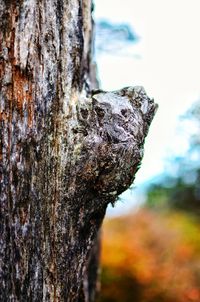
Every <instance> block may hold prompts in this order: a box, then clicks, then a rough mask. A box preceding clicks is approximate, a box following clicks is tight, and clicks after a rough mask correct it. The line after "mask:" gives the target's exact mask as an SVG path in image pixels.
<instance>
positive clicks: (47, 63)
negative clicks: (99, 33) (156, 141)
mask: <svg viewBox="0 0 200 302" xmlns="http://www.w3.org/2000/svg"><path fill="white" fill-rule="evenodd" d="M91 41H92V20H91V2H90V0H83V1H80V0H69V1H64V0H59V1H58V0H50V1H45V0H21V1H11V0H10V1H8V0H5V1H4V0H0V139H1V141H0V173H1V174H0V198H1V246H0V248H1V252H0V253H1V254H0V255H1V268H0V273H1V295H0V300H1V301H6V302H7V301H70V302H73V301H92V299H93V298H92V297H93V296H94V290H91V286H92V287H94V285H91V286H88V285H87V284H93V283H92V280H91V279H90V280H89V279H88V278H90V276H89V274H90V273H91V272H92V271H91V269H90V268H88V267H87V263H88V261H89V259H91V257H92V256H91V255H90V254H91V249H92V246H93V244H94V242H95V240H96V236H97V232H98V230H99V228H100V225H101V223H102V220H103V217H104V214H105V211H106V207H107V204H108V203H109V202H114V201H115V200H116V198H117V195H118V194H119V193H121V192H122V191H123V190H125V189H126V188H127V187H128V186H129V185H130V184H131V182H132V181H133V178H134V175H135V173H136V171H137V169H138V165H139V163H140V160H141V157H142V150H143V143H144V138H145V136H146V134H147V131H148V127H149V125H150V122H151V120H152V118H153V115H154V111H155V104H154V103H153V102H152V101H151V100H150V99H149V98H148V97H147V96H146V94H145V92H144V91H143V89H141V88H138V87H136V88H126V89H124V90H120V91H117V92H111V93H106V92H100V93H96V94H94V95H93V94H92V92H91V90H92V89H93V88H96V87H95V85H92V84H91V82H93V83H94V72H93V62H92V58H91V56H92V54H91ZM91 276H94V278H95V273H94V274H93V273H91ZM83 279H84V280H85V281H84V282H83ZM81 288H82V289H83V290H81Z"/></svg>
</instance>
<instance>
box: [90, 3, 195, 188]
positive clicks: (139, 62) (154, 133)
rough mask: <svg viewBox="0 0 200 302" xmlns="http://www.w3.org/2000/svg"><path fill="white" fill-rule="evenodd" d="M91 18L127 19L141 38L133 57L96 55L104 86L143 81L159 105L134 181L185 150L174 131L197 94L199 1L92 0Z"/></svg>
mask: <svg viewBox="0 0 200 302" xmlns="http://www.w3.org/2000/svg"><path fill="white" fill-rule="evenodd" d="M95 17H96V18H105V19H109V20H111V21H113V22H126V23H129V24H130V25H131V26H132V28H133V30H134V31H135V33H136V34H137V35H139V36H140V38H141V39H140V42H139V43H138V44H137V45H135V48H134V53H133V56H127V57H119V56H111V55H101V56H100V57H99V58H98V68H99V75H100V80H101V84H102V88H103V89H105V90H106V89H107V90H113V89H119V88H122V87H123V86H129V85H142V86H144V87H145V89H146V91H147V94H148V95H149V96H151V97H153V98H154V99H155V101H156V102H157V103H158V104H159V110H158V112H157V114H156V117H155V119H154V122H153V124H152V126H151V129H150V132H149V136H148V138H147V140H146V144H145V157H144V160H143V165H142V168H141V169H140V171H139V172H138V174H137V177H136V184H138V183H140V182H143V181H144V180H147V179H148V178H149V177H152V176H153V175H156V174H157V173H159V172H161V171H162V170H163V169H164V168H165V158H166V157H169V156H170V154H181V153H184V151H185V150H186V148H187V141H186V140H184V139H181V138H179V137H178V136H176V133H175V132H176V125H177V120H178V116H179V115H180V114H182V113H184V112H185V110H186V109H187V108H188V107H190V106H191V104H192V102H194V101H196V100H197V99H199V98H200V0H123V1H120V0H96V1H95ZM179 135H180V129H179Z"/></svg>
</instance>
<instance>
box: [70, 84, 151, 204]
mask: <svg viewBox="0 0 200 302" xmlns="http://www.w3.org/2000/svg"><path fill="white" fill-rule="evenodd" d="M156 108H157V105H156V104H155V103H154V101H153V100H152V99H150V98H149V97H148V96H147V94H146V92H145V90H144V89H143V88H142V87H127V88H123V89H121V90H118V91H112V92H104V91H97V92H94V93H93V94H92V96H91V98H88V99H87V100H85V99H84V102H83V101H80V103H79V105H78V106H77V125H76V127H74V128H73V131H74V133H75V137H74V142H75V147H74V156H75V157H76V158H77V164H76V167H77V171H76V185H77V184H79V185H78V187H80V184H81V183H82V188H84V189H85V190H92V191H93V192H94V193H95V195H96V196H99V197H103V198H104V201H105V202H106V203H108V202H113V201H114V200H115V199H116V197H117V196H118V195H119V194H120V193H122V192H123V191H124V190H126V189H127V188H128V187H129V186H130V185H131V183H132V182H133V180H134V177H135V173H136V172H137V170H138V168H139V166H140V162H141V159H142V157H143V145H144V140H145V137H146V135H147V132H148V129H149V126H150V123H151V121H152V119H153V117H154V114H155V111H156ZM76 141H77V142H78V143H77V144H76Z"/></svg>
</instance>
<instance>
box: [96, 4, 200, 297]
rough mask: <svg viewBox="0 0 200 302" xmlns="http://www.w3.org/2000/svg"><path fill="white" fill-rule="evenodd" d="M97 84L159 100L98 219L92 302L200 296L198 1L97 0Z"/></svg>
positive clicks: (199, 8)
mask: <svg viewBox="0 0 200 302" xmlns="http://www.w3.org/2000/svg"><path fill="white" fill-rule="evenodd" d="M94 4H95V9H94V18H95V22H96V28H95V32H96V39H95V57H96V58H95V59H96V62H97V66H98V74H99V81H100V86H101V88H102V89H104V90H116V89H120V88H122V87H124V86H134V85H140V86H144V87H145V90H146V92H147V94H148V95H149V96H150V97H152V98H154V99H155V101H156V103H158V105H159V109H158V111H157V114H156V116H155V119H154V121H153V123H152V125H151V128H150V131H149V135H148V137H147V139H146V142H145V146H144V147H145V156H144V158H143V162H142V165H141V169H140V170H139V172H138V173H137V176H136V180H135V183H134V184H133V185H132V186H131V188H130V189H129V190H127V191H126V192H124V193H123V194H122V195H121V196H120V197H119V200H118V202H117V203H116V205H115V207H114V208H111V207H110V208H109V209H108V211H107V218H106V220H105V222H104V226H103V243H102V256H101V258H102V285H101V286H102V288H101V295H100V297H99V300H98V302H105V301H106V302H115V301H116V302H118V301H120V302H122V301H123V302H129V301H130V302H188V301H195V302H199V301H200V101H199V100H200V55H199V54H200V18H199V12H200V1H199V0H123V1H118V0H95V1H94Z"/></svg>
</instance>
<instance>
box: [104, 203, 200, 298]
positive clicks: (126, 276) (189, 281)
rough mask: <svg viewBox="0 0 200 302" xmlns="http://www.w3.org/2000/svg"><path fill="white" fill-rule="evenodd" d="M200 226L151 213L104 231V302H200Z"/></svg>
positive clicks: (117, 222) (143, 212)
mask: <svg viewBox="0 0 200 302" xmlns="http://www.w3.org/2000/svg"><path fill="white" fill-rule="evenodd" d="M199 234H200V223H198V222H196V221H195V220H194V219H193V218H192V217H191V216H187V215H186V214H183V213H178V212H169V213H165V214H161V213H157V212H153V211H150V210H147V209H143V210H140V211H139V212H138V213H136V214H132V215H128V216H122V217H118V218H114V219H107V220H106V221H105V223H104V226H103V243H102V291H101V296H100V298H99V300H98V301H101V302H114V301H115V302H118V301H120V302H129V301H130V302H131V301H132V302H188V301H191V302H200V236H199Z"/></svg>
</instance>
